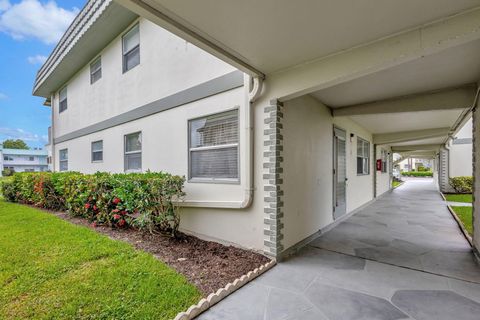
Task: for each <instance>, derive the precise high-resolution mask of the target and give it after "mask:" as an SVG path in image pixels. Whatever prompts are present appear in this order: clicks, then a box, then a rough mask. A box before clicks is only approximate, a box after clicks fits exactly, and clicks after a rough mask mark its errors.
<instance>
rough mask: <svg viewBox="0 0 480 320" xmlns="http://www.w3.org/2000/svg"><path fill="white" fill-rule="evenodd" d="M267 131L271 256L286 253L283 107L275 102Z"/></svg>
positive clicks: (265, 172)
mask: <svg viewBox="0 0 480 320" xmlns="http://www.w3.org/2000/svg"><path fill="white" fill-rule="evenodd" d="M264 112H265V120H264V132H263V147H264V151H263V182H264V183H263V185H264V191H265V192H264V195H265V197H264V246H265V249H264V251H265V253H266V254H267V255H270V256H273V257H278V256H279V254H280V253H281V252H282V251H283V249H284V248H283V245H282V240H283V222H282V221H283V215H284V212H283V207H284V206H283V188H282V185H283V166H282V164H283V136H282V131H283V124H282V120H283V105H282V103H281V102H279V101H277V100H271V101H270V104H269V105H268V106H267V107H265V110H264Z"/></svg>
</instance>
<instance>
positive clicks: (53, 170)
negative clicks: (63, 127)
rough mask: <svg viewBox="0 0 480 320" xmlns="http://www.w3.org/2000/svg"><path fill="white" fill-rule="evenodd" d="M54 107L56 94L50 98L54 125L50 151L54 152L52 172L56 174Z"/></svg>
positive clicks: (52, 126)
mask: <svg viewBox="0 0 480 320" xmlns="http://www.w3.org/2000/svg"><path fill="white" fill-rule="evenodd" d="M54 106H55V94H52V97H51V98H50V110H51V112H52V113H51V117H52V124H51V125H50V126H51V129H50V141H49V142H50V151H51V152H52V158H51V161H52V172H55V161H56V157H55V111H54Z"/></svg>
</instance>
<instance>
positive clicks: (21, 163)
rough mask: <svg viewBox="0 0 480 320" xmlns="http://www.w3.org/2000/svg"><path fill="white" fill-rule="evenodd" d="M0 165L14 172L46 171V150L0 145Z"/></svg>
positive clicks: (3, 168)
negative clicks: (6, 147)
mask: <svg viewBox="0 0 480 320" xmlns="http://www.w3.org/2000/svg"><path fill="white" fill-rule="evenodd" d="M0 167H1V169H2V171H3V170H5V169H10V170H13V171H14V172H39V171H47V169H48V165H47V151H46V150H35V149H32V150H27V149H3V148H1V147H0Z"/></svg>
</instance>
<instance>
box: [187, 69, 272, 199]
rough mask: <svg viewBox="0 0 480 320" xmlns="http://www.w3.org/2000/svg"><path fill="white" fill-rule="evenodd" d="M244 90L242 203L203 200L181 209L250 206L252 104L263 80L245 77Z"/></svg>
mask: <svg viewBox="0 0 480 320" xmlns="http://www.w3.org/2000/svg"><path fill="white" fill-rule="evenodd" d="M244 81H245V88H248V98H247V101H246V108H245V137H246V139H245V140H246V143H247V146H246V148H245V152H246V156H245V159H246V163H245V170H246V172H247V177H246V182H245V185H246V189H245V194H244V198H243V200H242V201H208V200H207V201H204V200H189V201H185V202H180V203H178V205H180V206H182V207H197V208H198V207H199V208H230V209H245V208H248V207H250V206H251V205H252V202H253V195H254V190H255V186H254V135H253V133H254V117H253V103H254V102H255V101H256V100H257V99H258V98H259V97H260V95H261V93H262V88H263V79H262V78H261V77H251V76H245V79H244Z"/></svg>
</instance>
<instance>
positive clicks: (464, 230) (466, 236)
mask: <svg viewBox="0 0 480 320" xmlns="http://www.w3.org/2000/svg"><path fill="white" fill-rule="evenodd" d="M440 196H441V197H442V198H443V200H444V201H445V202H447V198H445V196H444V195H443V193H442V192H440ZM447 208H448V211H450V214H451V215H452V217H453V219H455V221H456V222H457V224H458V227H459V228H460V230H461V231H462V233H463V236H464V237H465V239H467V241H468V243H469V244H470V247H472V248H473V240H472V237H471V236H470V235H469V234H468V231H467V230H466V229H465V227H464V226H463V223H462V221H461V220H460V218H459V217H458V216H457V214H456V213H455V211H454V210H453V208H452V207H451V206H450V205H449V204H447Z"/></svg>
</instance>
